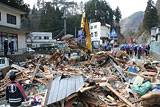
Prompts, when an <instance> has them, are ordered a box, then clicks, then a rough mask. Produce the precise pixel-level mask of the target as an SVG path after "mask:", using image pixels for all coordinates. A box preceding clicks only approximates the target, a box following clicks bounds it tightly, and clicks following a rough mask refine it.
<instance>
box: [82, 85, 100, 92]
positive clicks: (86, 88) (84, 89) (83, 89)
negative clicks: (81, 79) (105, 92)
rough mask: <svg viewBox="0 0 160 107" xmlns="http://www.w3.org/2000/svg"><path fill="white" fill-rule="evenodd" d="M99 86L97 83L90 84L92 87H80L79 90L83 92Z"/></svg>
mask: <svg viewBox="0 0 160 107" xmlns="http://www.w3.org/2000/svg"><path fill="white" fill-rule="evenodd" d="M96 87H97V86H96V85H95V86H90V87H84V88H82V87H81V88H80V89H79V91H80V92H81V93H83V92H85V91H88V90H91V89H93V88H96Z"/></svg>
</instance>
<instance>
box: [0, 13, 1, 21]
mask: <svg viewBox="0 0 160 107" xmlns="http://www.w3.org/2000/svg"><path fill="white" fill-rule="evenodd" d="M0 21H1V12H0Z"/></svg>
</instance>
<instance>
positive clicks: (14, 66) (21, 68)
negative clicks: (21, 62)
mask: <svg viewBox="0 0 160 107" xmlns="http://www.w3.org/2000/svg"><path fill="white" fill-rule="evenodd" d="M11 67H13V68H16V69H18V70H20V71H22V70H26V68H24V67H20V66H18V65H16V64H12V65H11Z"/></svg>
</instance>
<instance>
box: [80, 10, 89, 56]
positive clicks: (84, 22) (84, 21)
mask: <svg viewBox="0 0 160 107" xmlns="http://www.w3.org/2000/svg"><path fill="white" fill-rule="evenodd" d="M81 28H82V31H83V32H84V30H85V32H86V38H87V41H86V48H85V49H81V54H82V55H83V54H90V53H91V52H92V45H91V38H90V32H89V27H88V22H87V19H86V14H85V13H83V14H82V20H81Z"/></svg>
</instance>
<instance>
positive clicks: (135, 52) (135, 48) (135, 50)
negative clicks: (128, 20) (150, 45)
mask: <svg viewBox="0 0 160 107" xmlns="http://www.w3.org/2000/svg"><path fill="white" fill-rule="evenodd" d="M137 48H138V46H137V45H136V46H135V47H134V54H135V56H137Z"/></svg>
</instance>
